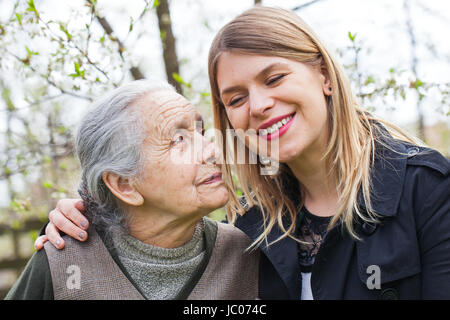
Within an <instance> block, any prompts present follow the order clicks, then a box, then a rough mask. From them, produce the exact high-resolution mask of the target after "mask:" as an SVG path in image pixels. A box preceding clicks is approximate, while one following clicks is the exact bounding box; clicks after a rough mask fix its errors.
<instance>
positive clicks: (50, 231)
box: [43, 222, 65, 249]
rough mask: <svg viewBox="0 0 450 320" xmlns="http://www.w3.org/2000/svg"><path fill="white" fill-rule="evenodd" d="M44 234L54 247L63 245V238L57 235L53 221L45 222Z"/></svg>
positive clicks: (60, 247)
mask: <svg viewBox="0 0 450 320" xmlns="http://www.w3.org/2000/svg"><path fill="white" fill-rule="evenodd" d="M45 236H47V238H48V241H50V242H51V244H53V246H54V247H55V248H57V249H62V248H64V245H65V243H64V240H63V238H61V236H60V235H59V231H58V229H57V228H56V227H55V225H54V224H53V223H51V222H49V223H48V224H47V227H45ZM45 236H43V237H45Z"/></svg>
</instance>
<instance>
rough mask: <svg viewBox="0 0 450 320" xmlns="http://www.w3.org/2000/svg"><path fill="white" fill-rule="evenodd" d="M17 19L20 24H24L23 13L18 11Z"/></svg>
mask: <svg viewBox="0 0 450 320" xmlns="http://www.w3.org/2000/svg"><path fill="white" fill-rule="evenodd" d="M16 19H17V22H19V25H22V15H21V14H20V13H16Z"/></svg>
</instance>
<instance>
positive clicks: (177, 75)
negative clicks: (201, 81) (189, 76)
mask: <svg viewBox="0 0 450 320" xmlns="http://www.w3.org/2000/svg"><path fill="white" fill-rule="evenodd" d="M172 77H173V78H174V79H175V81H176V82H178V83H179V84H182V85H184V86H186V87H188V88H191V84H190V83H187V82H186V81H184V80H183V78H182V77H181V76H180V75H179V74H178V73H176V72H173V73H172Z"/></svg>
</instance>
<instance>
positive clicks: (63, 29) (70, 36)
mask: <svg viewBox="0 0 450 320" xmlns="http://www.w3.org/2000/svg"><path fill="white" fill-rule="evenodd" d="M59 29H60V30H61V31H62V32H64V33H65V35H66V36H67V39H68V40H71V39H72V35H71V34H70V33H69V30H67V28H66V27H65V26H64V25H63V24H62V23H60V24H59Z"/></svg>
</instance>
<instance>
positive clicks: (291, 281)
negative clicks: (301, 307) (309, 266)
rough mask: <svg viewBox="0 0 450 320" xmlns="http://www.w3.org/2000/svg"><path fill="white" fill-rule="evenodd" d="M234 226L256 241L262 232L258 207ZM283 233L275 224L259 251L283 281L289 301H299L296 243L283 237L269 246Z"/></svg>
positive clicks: (247, 213)
mask: <svg viewBox="0 0 450 320" xmlns="http://www.w3.org/2000/svg"><path fill="white" fill-rule="evenodd" d="M283 222H284V225H285V226H286V227H288V226H289V222H288V221H286V219H283ZM235 226H236V227H237V228H239V229H241V230H242V231H243V232H244V233H245V234H246V235H247V236H248V237H249V238H250V239H251V240H252V241H254V240H256V239H257V238H258V237H259V236H260V235H261V233H262V232H263V225H262V216H261V212H260V210H259V208H258V207H252V208H251V209H250V210H249V211H247V212H246V213H245V214H244V215H243V216H240V217H239V218H238V219H237V220H236V222H235ZM283 234H284V232H283V231H282V230H281V229H280V227H279V226H278V224H275V225H274V226H273V228H272V230H271V231H270V233H269V234H268V236H267V242H266V241H264V242H263V243H262V244H261V245H260V246H259V249H260V250H261V251H262V252H263V253H264V254H265V255H266V257H267V258H268V259H269V260H270V262H271V263H272V265H273V267H274V268H275V269H276V270H277V272H278V275H279V276H280V277H281V279H282V280H283V282H284V284H285V286H286V288H287V291H288V294H289V296H290V297H291V299H299V296H300V285H301V283H300V279H299V276H300V267H299V265H298V252H297V242H296V241H295V240H293V239H291V238H289V237H285V238H283V239H281V240H279V241H277V242H275V243H273V244H271V245H270V246H267V243H269V244H270V243H272V242H274V241H275V240H277V239H278V238H279V237H280V236H282V235H283Z"/></svg>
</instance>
